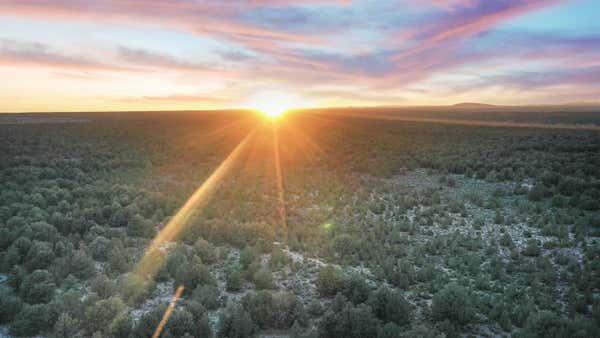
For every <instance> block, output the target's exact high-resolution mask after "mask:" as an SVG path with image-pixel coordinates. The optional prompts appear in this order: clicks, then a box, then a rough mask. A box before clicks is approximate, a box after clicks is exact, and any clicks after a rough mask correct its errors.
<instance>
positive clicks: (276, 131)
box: [273, 123, 288, 243]
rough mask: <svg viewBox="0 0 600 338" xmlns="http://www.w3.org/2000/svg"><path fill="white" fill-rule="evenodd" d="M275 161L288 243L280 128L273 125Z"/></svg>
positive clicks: (282, 220)
mask: <svg viewBox="0 0 600 338" xmlns="http://www.w3.org/2000/svg"><path fill="white" fill-rule="evenodd" d="M273 159H274V162H275V175H276V178H277V197H278V200H279V218H280V221H281V227H282V230H283V233H282V240H283V242H284V243H287V241H288V228H287V215H286V209H285V193H284V190H283V176H282V174H281V157H280V156H279V126H278V124H277V123H273Z"/></svg>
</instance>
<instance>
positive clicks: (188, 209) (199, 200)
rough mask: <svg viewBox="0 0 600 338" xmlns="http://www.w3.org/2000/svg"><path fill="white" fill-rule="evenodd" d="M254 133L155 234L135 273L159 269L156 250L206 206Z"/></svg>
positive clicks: (145, 275)
mask: <svg viewBox="0 0 600 338" xmlns="http://www.w3.org/2000/svg"><path fill="white" fill-rule="evenodd" d="M254 133H255V130H253V131H251V132H250V133H249V134H248V135H246V137H245V138H244V139H243V140H242V141H241V142H240V143H239V144H238V145H237V146H236V147H235V149H234V150H233V151H232V152H231V153H230V154H229V156H227V158H226V159H225V160H224V161H223V162H221V164H220V165H219V167H218V168H217V169H216V170H215V171H214V172H213V173H212V174H211V175H210V177H209V178H208V179H207V180H206V181H204V183H202V185H201V186H200V187H199V188H198V189H197V190H196V191H195V192H194V193H193V194H192V196H190V198H189V199H188V200H187V201H186V202H185V204H184V205H183V207H181V209H179V211H178V212H177V213H176V214H175V216H173V218H171V220H170V221H169V223H167V225H165V227H164V228H162V230H161V231H160V232H159V233H158V235H156V237H155V238H154V239H153V240H152V243H151V244H150V246H149V247H148V248H147V249H146V252H145V254H144V256H143V257H142V259H141V261H140V263H139V264H138V266H137V268H136V270H135V273H136V274H137V275H139V276H141V277H143V278H150V277H152V276H153V275H154V274H155V273H156V272H157V271H158V270H159V269H160V267H161V265H162V263H163V262H162V260H164V257H163V255H160V254H158V250H159V249H160V248H161V247H162V246H163V245H164V244H165V243H168V242H170V241H173V240H175V239H177V238H178V236H179V235H180V234H181V233H182V232H183V230H184V229H185V228H186V225H187V221H188V220H189V219H190V217H191V216H192V215H193V214H194V213H197V212H199V211H201V210H202V209H203V208H204V207H205V206H206V204H207V202H208V201H209V200H210V198H211V197H212V195H213V194H214V192H215V189H216V188H217V186H218V184H219V183H220V182H221V181H222V180H223V178H224V177H225V176H226V175H227V174H229V172H230V171H231V168H232V167H233V166H234V164H235V163H236V162H237V160H238V158H239V157H240V155H241V154H242V152H243V150H244V149H245V148H246V145H247V144H248V142H249V140H250V139H251V138H252V137H253V135H254Z"/></svg>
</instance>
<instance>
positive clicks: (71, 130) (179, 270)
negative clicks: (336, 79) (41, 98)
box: [0, 111, 600, 338]
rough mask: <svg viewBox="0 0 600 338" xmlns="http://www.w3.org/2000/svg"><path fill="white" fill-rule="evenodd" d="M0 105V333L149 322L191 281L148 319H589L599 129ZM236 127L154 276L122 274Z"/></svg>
mask: <svg viewBox="0 0 600 338" xmlns="http://www.w3.org/2000/svg"><path fill="white" fill-rule="evenodd" d="M515 114H517V113H515ZM517 115H518V116H519V121H521V122H522V121H525V122H526V119H527V116H528V115H526V114H520V113H519V114H517ZM532 116H534V120H535V122H536V123H540V121H541V118H540V113H536V114H535V115H532ZM575 116H576V115H575ZM590 116H592V115H590V114H586V115H585V119H584V121H585V123H587V124H589V123H598V122H599V121H598V119H597V120H593V119H592V118H591V117H590ZM3 118H4V117H3ZM53 118H55V119H56V120H55V121H53ZM469 118H470V119H473V117H472V116H471V115H469ZM502 118H506V116H505V115H503V116H502ZM552 118H553V119H555V120H556V119H558V120H559V121H562V120H561V119H559V118H557V117H556V114H555V115H553V117H552ZM6 119H7V120H6V122H5V123H0V154H1V156H0V336H3V335H6V336H13V337H21V336H44V337H115V338H121V337H122V338H125V337H150V336H152V334H153V333H154V332H155V330H156V329H157V327H158V326H159V323H160V322H161V319H162V318H163V315H164V314H165V312H166V311H167V307H168V305H169V303H170V302H171V300H172V298H173V295H174V294H175V292H176V289H177V288H178V287H180V286H183V287H184V289H183V293H182V294H181V298H180V299H179V300H178V301H177V303H176V306H175V308H174V310H173V312H172V314H171V315H170V317H169V318H168V321H167V322H166V325H165V326H164V329H163V331H162V332H161V337H230V338H237V337H306V338H308V337H324V338H326V337H331V338H333V337H380V338H384V337H385V338H387V337H390V338H391V337H471V336H473V337H475V336H477V337H492V336H515V337H600V294H599V292H600V131H598V130H594V129H584V128H581V129H578V128H538V127H535V126H532V127H512V128H511V127H499V126H486V125H473V124H469V125H460V124H444V123H435V122H419V121H393V120H381V119H373V118H364V117H361V116H357V115H352V116H344V115H343V114H330V113H328V112H321V111H307V112H297V113H290V114H289V115H286V116H284V117H283V118H281V119H279V120H276V121H270V120H265V119H263V118H262V117H259V116H256V115H254V114H252V113H249V112H247V111H231V112H130V113H78V114H62V115H58V114H57V115H51V114H50V115H44V116H43V117H42V116H40V115H35V114H31V115H20V116H18V115H12V116H10V117H6ZM19 121H21V122H19ZM542 122H543V121H542ZM569 122H570V123H571V122H572V123H576V121H575V117H573V115H571V117H569ZM250 133H253V134H252V137H251V138H249V139H248V143H247V146H246V147H245V148H244V149H243V152H242V153H241V155H240V157H239V158H237V161H236V162H235V163H234V165H233V167H232V169H231V171H230V172H229V174H228V175H226V176H224V178H223V179H222V180H221V181H220V182H219V184H218V188H217V189H216V191H215V192H214V195H213V196H211V198H210V200H208V201H207V203H206V204H205V205H204V206H203V207H202V208H198V210H197V212H195V213H194V214H193V217H191V218H190V219H189V220H187V223H186V226H185V229H184V231H183V233H182V234H181V236H180V237H179V238H177V240H176V241H172V242H169V243H168V245H165V246H164V247H161V251H160V253H158V254H159V255H162V257H163V260H162V261H161V262H163V263H162V264H160V266H157V272H156V273H155V274H154V275H152V276H151V278H144V277H140V276H139V275H138V274H136V273H135V270H136V267H137V265H138V263H139V262H140V260H141V259H142V257H143V256H144V255H145V254H146V251H147V248H148V247H149V245H150V244H151V242H152V240H153V238H155V236H156V235H157V234H158V233H159V232H160V231H161V229H163V228H164V227H165V225H167V224H168V223H169V221H170V220H171V219H172V218H173V216H174V215H175V214H176V213H177V211H178V210H179V209H180V208H181V207H182V205H184V203H185V202H186V201H187V200H188V198H189V197H190V196H191V195H192V194H193V193H194V191H196V189H197V188H198V187H199V186H200V185H202V183H203V182H204V181H205V180H206V179H207V178H208V177H210V175H211V174H212V173H213V172H214V170H215V169H216V168H217V167H218V166H219V165H220V164H221V163H222V161H223V160H224V159H225V158H227V156H228V155H229V154H230V153H231V152H232V150H233V149H235V148H236V146H237V145H238V144H239V143H240V142H241V141H242V140H243V139H244V138H245V137H246V135H248V134H250ZM275 143H276V144H277V145H278V155H280V156H274V155H273V154H274V150H273V149H274V144H275ZM277 161H279V165H280V169H281V176H282V177H281V178H282V184H281V186H279V185H278V173H277V170H276V168H277V165H278V163H277ZM281 187H283V193H282V191H280V188H281ZM282 199H283V201H282ZM282 202H283V203H284V204H283V208H284V209H285V213H283V214H282V212H281V207H282V205H281V203H282ZM282 215H283V217H284V219H282Z"/></svg>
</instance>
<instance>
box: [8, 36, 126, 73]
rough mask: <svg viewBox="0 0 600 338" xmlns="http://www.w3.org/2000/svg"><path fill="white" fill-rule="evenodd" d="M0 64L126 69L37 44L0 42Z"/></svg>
mask: <svg viewBox="0 0 600 338" xmlns="http://www.w3.org/2000/svg"><path fill="white" fill-rule="evenodd" d="M0 64H3V65H37V66H49V67H59V68H66V69H79V70H88V71H89V70H96V71H125V70H131V69H128V68H126V67H120V66H116V65H111V64H107V63H104V62H100V61H97V60H94V59H91V58H88V57H84V56H74V55H67V54H64V53H60V52H57V51H55V50H53V49H52V48H51V47H50V46H48V45H46V44H43V43H38V42H19V41H14V40H7V39H4V40H0Z"/></svg>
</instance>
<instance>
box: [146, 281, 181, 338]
mask: <svg viewBox="0 0 600 338" xmlns="http://www.w3.org/2000/svg"><path fill="white" fill-rule="evenodd" d="M183 289H184V286H183V285H180V286H179V287H178V288H177V290H176V291H175V295H173V299H171V303H169V306H168V307H167V309H166V310H165V313H164V314H163V317H162V319H161V320H160V323H158V326H157V327H156V330H155V331H154V334H153V335H152V338H158V337H160V334H161V333H162V330H163V329H164V328H165V325H166V324H167V322H168V321H169V317H171V314H172V313H173V311H174V310H175V305H177V301H178V300H179V298H180V297H181V293H182V292H183Z"/></svg>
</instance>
